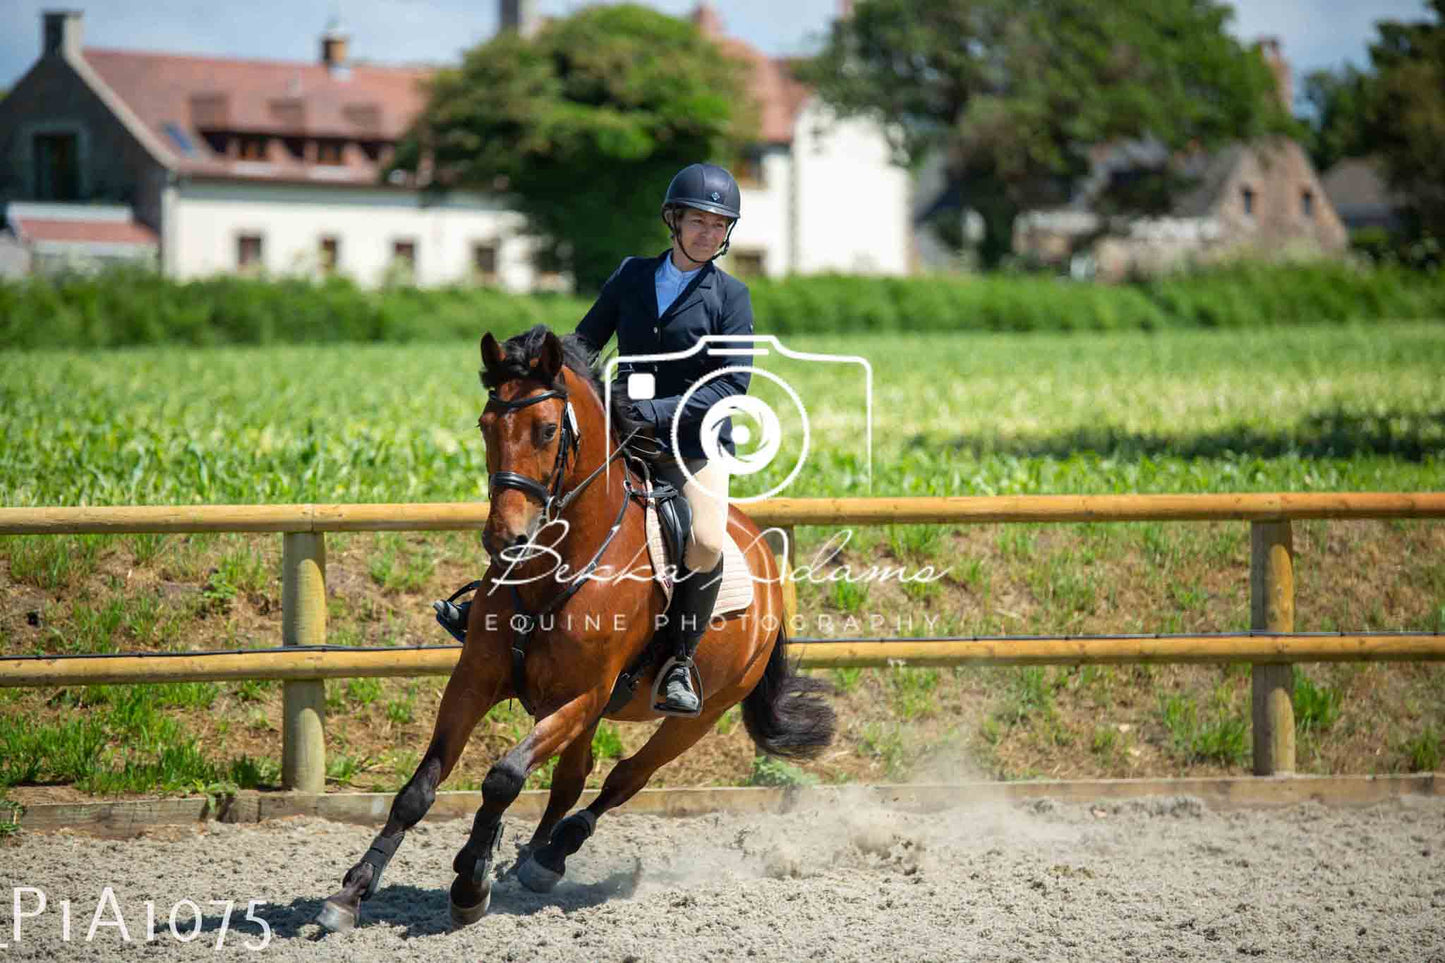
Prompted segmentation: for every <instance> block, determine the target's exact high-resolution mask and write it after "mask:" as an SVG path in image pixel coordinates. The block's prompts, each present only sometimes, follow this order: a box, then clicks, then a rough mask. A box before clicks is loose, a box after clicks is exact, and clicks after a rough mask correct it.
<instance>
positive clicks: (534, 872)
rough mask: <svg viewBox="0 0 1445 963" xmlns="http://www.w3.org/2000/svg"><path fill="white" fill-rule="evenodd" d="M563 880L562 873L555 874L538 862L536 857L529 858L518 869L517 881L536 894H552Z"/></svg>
mask: <svg viewBox="0 0 1445 963" xmlns="http://www.w3.org/2000/svg"><path fill="white" fill-rule="evenodd" d="M561 879H562V874H561V873H554V872H553V871H552V870H550V869H548V868H547V867H545V866H543V865H542V864H541V863H539V862H537V857H536V856H529V857H527V861H526V862H525V863H522V864H520V865H519V866H518V867H517V880H518V881H519V882H520V883H521V884H522V885H523V886H525V887H527V888H528V889H530V890H531V891H532V892H534V893H550V892H552V888H553V887H554V886H556V885H557V884H558V883H559V882H560V881H561Z"/></svg>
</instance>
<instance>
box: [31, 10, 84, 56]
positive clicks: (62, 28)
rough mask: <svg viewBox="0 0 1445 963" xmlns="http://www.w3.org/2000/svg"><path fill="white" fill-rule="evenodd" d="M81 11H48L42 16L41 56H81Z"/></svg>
mask: <svg viewBox="0 0 1445 963" xmlns="http://www.w3.org/2000/svg"><path fill="white" fill-rule="evenodd" d="M82 16H84V12H83V11H81V10H47V11H45V12H44V13H43V14H41V15H40V22H41V31H40V44H41V46H40V55H41V56H42V57H48V56H50V55H51V54H57V53H63V54H66V55H67V56H75V57H78V56H80V43H81V19H80V18H81V17H82Z"/></svg>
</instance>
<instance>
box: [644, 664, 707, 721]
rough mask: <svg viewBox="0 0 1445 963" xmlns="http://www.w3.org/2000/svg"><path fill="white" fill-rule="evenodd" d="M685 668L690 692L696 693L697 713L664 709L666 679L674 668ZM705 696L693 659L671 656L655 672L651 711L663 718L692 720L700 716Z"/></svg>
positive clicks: (705, 699)
mask: <svg viewBox="0 0 1445 963" xmlns="http://www.w3.org/2000/svg"><path fill="white" fill-rule="evenodd" d="M678 665H685V666H687V672H688V677H689V678H690V679H691V680H692V691H694V692H696V693H697V711H696V712H679V711H678V710H676V709H668V708H664V706H665V705H666V703H667V677H668V676H669V675H671V674H672V670H673V667H674V666H678ZM706 696H707V694H706V693H705V692H703V690H702V673H700V672H699V671H698V670H697V661H696V660H695V659H680V658H678V657H677V656H675V655H674V656H673V657H672V658H670V659H668V660H667V661H666V662H664V663H662V668H660V669H658V670H657V678H656V679H655V680H654V681H653V683H652V711H653V712H657V713H661V714H662V715H665V716H682V717H684V718H688V719H692V718H696V717H697V716H700V715H702V707H703V703H704V702H706V701H707V698H706Z"/></svg>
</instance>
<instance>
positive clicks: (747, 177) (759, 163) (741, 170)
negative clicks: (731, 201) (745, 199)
mask: <svg viewBox="0 0 1445 963" xmlns="http://www.w3.org/2000/svg"><path fill="white" fill-rule="evenodd" d="M733 170H734V171H735V172H736V173H737V179H738V186H740V187H755V188H763V187H766V186H767V185H766V184H765V183H763V155H762V154H761V153H760V152H758V151H749V152H747V153H746V154H744V155H743V156H742V157H739V158H738V159H737V161H736V164H735V166H734V168H733Z"/></svg>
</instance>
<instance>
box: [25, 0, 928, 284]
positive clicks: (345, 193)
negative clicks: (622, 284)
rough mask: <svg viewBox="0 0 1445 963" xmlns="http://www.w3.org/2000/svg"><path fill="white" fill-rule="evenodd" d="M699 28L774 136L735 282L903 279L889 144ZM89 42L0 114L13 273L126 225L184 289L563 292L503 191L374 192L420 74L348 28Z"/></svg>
mask: <svg viewBox="0 0 1445 963" xmlns="http://www.w3.org/2000/svg"><path fill="white" fill-rule="evenodd" d="M501 6H502V10H503V16H504V25H505V26H511V27H516V26H519V25H525V24H526V23H527V21H528V19H529V17H528V14H527V10H526V8H527V4H526V3H518V2H516V0H512V2H508V0H502V3H501ZM693 16H694V21H695V22H696V23H698V25H699V26H700V27H701V29H703V30H704V31H707V32H708V33H709V34H711V35H712V36H714V38H715V39H717V40H718V41H719V42H720V43H722V44H723V45H724V46H725V47H726V48H727V49H728V50H729V51H730V52H732V53H733V54H734V55H735V56H738V57H741V58H743V59H745V60H746V61H748V62H749V63H750V64H751V65H752V68H753V75H752V82H751V87H752V91H753V94H754V96H755V97H756V98H757V100H758V103H759V107H760V108H761V116H762V120H763V124H762V140H761V142H760V143H759V144H758V145H757V146H756V148H755V149H754V150H752V151H751V152H750V153H749V155H748V160H747V161H746V163H745V164H744V165H743V166H744V168H745V169H741V170H738V171H736V173H737V174H738V175H739V180H740V181H741V183H742V184H743V210H744V216H743V219H742V221H741V222H740V224H739V225H738V228H737V230H736V232H735V233H734V237H733V253H731V254H730V255H729V257H728V261H727V264H726V266H727V267H729V269H731V270H733V271H736V272H738V273H741V274H767V275H770V276H779V275H785V274H791V273H817V272H824V271H836V272H848V273H880V274H901V273H905V272H907V271H908V270H909V265H910V256H909V250H910V241H909V220H908V175H907V173H906V172H905V171H903V170H902V169H900V168H897V167H894V166H892V165H891V164H890V163H889V161H888V147H887V143H886V141H885V139H884V137H883V135H882V132H881V131H880V130H878V129H877V128H876V126H874V125H872V124H870V123H866V122H862V121H847V122H843V123H834V122H832V121H831V118H830V117H829V116H828V114H827V112H826V110H825V108H823V107H822V105H821V104H819V103H818V102H817V101H816V99H815V98H813V97H812V96H811V95H810V93H809V91H808V90H807V89H806V88H804V87H802V86H801V85H800V84H798V83H797V82H796V81H795V80H793V79H792V78H791V76H790V75H789V72H788V65H787V63H786V62H785V61H783V60H780V59H776V58H769V57H766V56H764V55H762V54H760V53H758V52H757V51H755V50H753V49H752V48H751V47H748V46H747V45H746V44H743V43H741V42H740V41H737V40H734V39H731V38H727V37H724V36H723V35H722V32H721V24H720V22H719V21H718V18H717V15H716V14H715V13H714V12H713V11H712V9H711V7H709V6H708V5H707V4H703V5H702V6H700V7H699V8H698V10H697V11H696V13H695V14H694V15H693ZM81 28H82V19H81V14H80V13H77V12H70V11H56V12H47V13H45V14H44V15H43V18H42V47H41V57H40V59H39V60H38V61H36V63H35V65H34V66H33V67H32V68H31V69H30V71H28V72H27V73H26V74H25V76H24V77H23V78H21V80H20V81H19V82H18V83H17V84H16V85H15V87H14V89H13V90H11V91H10V93H9V95H8V96H7V97H6V98H5V99H4V100H0V201H4V202H6V203H7V204H10V205H14V204H15V203H16V202H19V204H20V205H21V206H18V207H13V210H12V214H13V216H12V217H10V218H8V219H7V225H8V232H7V233H6V235H5V236H4V237H0V270H3V269H5V268H6V266H9V267H10V269H11V270H15V269H16V266H17V265H19V266H25V265H31V266H35V267H44V266H45V265H48V264H54V263H61V262H67V261H69V262H73V261H75V260H76V259H77V258H79V259H88V260H91V261H93V260H95V258H96V256H97V254H109V255H115V254H117V253H118V252H117V249H116V248H115V247H114V244H115V241H116V238H117V237H118V236H119V234H118V232H119V231H121V229H120V228H118V227H117V221H125V222H126V223H127V225H128V226H127V227H126V229H125V230H124V243H125V244H126V245H127V246H126V250H125V251H124V252H119V253H123V254H124V255H125V256H127V257H128V258H132V259H133V258H136V257H140V258H141V259H145V258H146V257H147V256H149V257H150V258H152V259H153V260H154V261H155V262H156V263H158V264H159V266H160V267H161V269H162V270H163V271H164V272H165V273H166V274H167V275H170V276H173V277H178V278H189V277H199V276H207V275H212V274H216V273H225V272H232V271H248V270H253V271H265V272H268V273H273V274H290V273H302V274H313V275H319V274H323V273H325V272H329V271H338V272H342V273H344V274H346V275H348V276H351V277H353V278H355V279H356V280H357V281H358V282H360V283H362V284H377V283H380V282H381V281H383V280H385V279H386V278H387V277H388V276H390V275H392V274H393V273H394V272H399V273H401V274H403V275H407V276H410V277H411V278H412V279H414V280H415V282H416V283H418V284H422V285H434V284H443V283H453V282H467V281H483V282H487V283H495V284H499V285H501V286H503V287H506V288H509V289H512V290H531V289H534V288H537V287H556V286H560V285H563V284H565V281H564V279H561V278H558V277H556V276H543V275H541V274H540V273H539V272H538V271H537V269H536V268H535V267H534V257H533V255H534V251H535V244H534V242H533V240H532V239H531V238H530V237H529V236H528V235H527V233H526V225H525V220H524V218H523V217H522V215H521V214H519V213H518V212H517V211H515V210H513V209H511V208H510V207H509V206H508V204H507V201H506V199H505V197H504V196H502V195H482V194H476V193H466V192H451V193H449V194H447V195H445V196H443V197H440V198H437V197H436V196H433V195H430V194H427V193H424V192H421V191H419V190H417V189H415V188H414V186H412V185H410V184H407V183H405V182H397V183H385V182H383V181H382V180H381V172H382V171H383V170H384V169H385V167H386V166H387V164H388V162H389V160H390V158H391V154H392V151H393V149H394V146H395V144H396V142H397V141H398V139H399V138H400V137H401V136H402V134H403V133H404V132H405V130H406V129H407V127H408V126H409V125H410V123H411V121H412V119H413V118H414V117H415V116H416V114H417V112H418V111H419V110H420V109H421V107H422V105H423V103H424V98H425V91H424V84H425V81H426V80H427V78H428V77H429V76H430V71H429V70H427V69H422V68H414V67H377V66H369V65H361V64H353V63H351V61H350V60H349V58H348V50H347V38H346V36H345V34H344V33H342V32H341V31H340V30H339V29H331V30H328V31H327V32H326V33H325V34H323V35H322V37H321V42H320V54H321V55H320V57H319V59H318V61H317V62H315V63H288V62H280V61H263V60H242V59H234V58H214V57H192V56H184V55H177V54H165V53H150V52H136V51H123V50H106V49H96V48H89V47H85V46H84V45H83V44H82V39H81ZM860 185H865V186H866V189H863V190H860ZM37 203H38V204H40V205H42V206H40V207H36V206H35V205H36V204H37ZM98 204H109V205H110V207H109V208H107V209H104V210H103V209H102V208H101V207H100V206H97V205H98ZM27 205H28V206H27ZM117 206H118V207H119V208H120V211H121V212H120V213H118V212H117V210H116V207H117ZM67 208H68V210H67ZM125 211H129V215H126V214H125V213H124V212H125ZM42 215H44V216H42ZM42 222H43V223H42ZM57 225H58V226H57ZM40 237H43V238H44V252H43V253H44V256H43V257H42V256H40V255H41V253H42V252H41V251H40V249H39V247H37V246H36V244H37V241H36V240H35V239H36V238H40ZM67 245H69V248H67ZM148 246H149V247H148ZM67 250H69V251H70V252H71V253H73V254H74V255H75V257H68V256H67Z"/></svg>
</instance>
